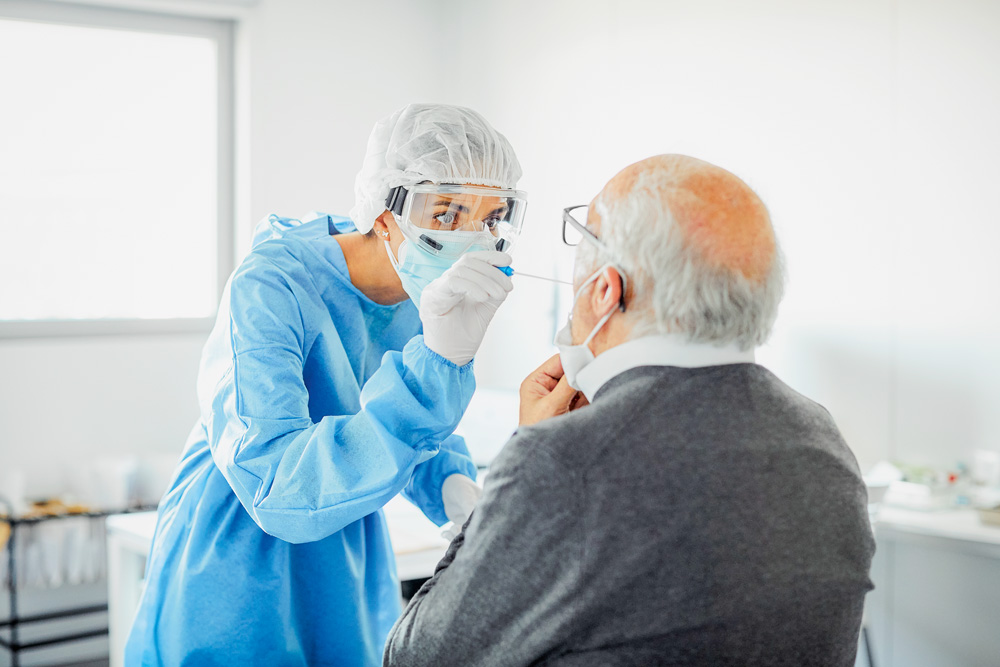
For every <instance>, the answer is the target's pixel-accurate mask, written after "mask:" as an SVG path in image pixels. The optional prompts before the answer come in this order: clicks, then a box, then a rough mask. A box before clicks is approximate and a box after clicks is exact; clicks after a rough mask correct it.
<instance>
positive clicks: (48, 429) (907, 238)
mask: <svg viewBox="0 0 1000 667" xmlns="http://www.w3.org/2000/svg"><path fill="white" fill-rule="evenodd" d="M998 63H1000V3H997V2H995V1H994V0H949V1H948V2H943V1H941V0H807V1H800V0H799V1H793V0H758V1H757V2H753V3H745V2H740V1H739V0H701V1H699V2H690V1H687V2H684V1H674V0H658V1H640V0H573V1H570V0H533V1H528V0H504V1H502V2H489V3H479V2H460V1H459V0H410V1H405V2H404V1H403V0H399V1H389V0H370V1H368V2H342V1H339V0H229V1H225V0H215V1H209V0H205V1H201V2H198V1H195V0H147V1H144V0H89V1H88V2H45V1H40V0H36V1H32V2H17V1H10V0H0V448H2V450H0V451H2V453H0V496H5V497H9V498H13V499H14V500H13V502H14V503H15V504H17V503H20V504H25V503H27V502H28V501H30V500H32V499H44V498H53V497H59V498H64V499H68V500H67V501H66V502H78V503H83V504H86V505H87V506H88V507H104V506H106V507H114V506H116V505H118V504H121V503H132V504H153V505H155V503H156V500H157V499H158V497H159V494H160V493H161V492H162V489H163V488H164V487H165V485H166V483H167V481H168V480H169V475H170V473H171V471H172V468H173V464H174V463H175V462H176V460H177V458H178V456H179V454H180V451H181V448H182V446H183V444H184V441H185V438H186V436H187V434H188V432H189V430H190V429H191V427H192V426H193V425H194V423H195V420H196V418H197V401H196V396H195V379H196V375H197V370H198V359H199V355H200V352H201V347H202V345H203V344H204V342H205V340H206V337H207V334H208V331H209V330H210V328H211V324H212V322H213V317H214V313H215V308H216V304H217V302H218V298H219V296H220V294H221V290H222V286H223V284H224V281H225V279H226V277H227V276H228V275H229V273H230V272H231V271H232V270H233V268H234V267H235V266H236V265H237V264H238V262H239V260H240V259H241V258H242V256H243V255H244V254H245V253H246V252H247V251H248V249H249V238H250V233H251V231H252V229H253V226H254V224H255V223H256V222H257V221H258V220H260V219H261V218H263V217H265V216H267V215H269V214H271V213H276V214H278V215H282V216H291V217H297V216H299V215H303V214H305V213H307V212H308V211H311V210H318V211H324V212H329V213H334V214H341V215H346V214H347V212H348V211H349V209H350V208H351V206H352V204H353V199H354V196H353V185H354V177H355V174H356V173H357V171H358V169H359V168H360V165H361V160H362V157H363V154H364V148H365V143H366V140H367V137H368V133H369V131H370V130H371V127H372V125H373V123H374V122H375V120H377V119H378V118H381V117H382V116H385V115H387V114H389V113H390V112H392V111H393V110H395V109H397V108H399V107H401V106H403V105H404V104H407V103H409V102H416V101H421V102H446V103H453V104H459V105H464V106H469V107H472V108H474V109H476V110H478V111H480V112H481V113H482V114H483V115H485V116H486V117H487V118H488V119H489V120H490V121H491V123H492V124H493V125H494V126H495V127H496V128H497V129H498V130H500V131H501V132H502V133H504V134H505V135H506V136H507V137H508V138H509V139H510V141H511V143H512V144H513V145H514V147H515V149H516V150H517V152H518V155H519V157H520V160H521V163H522V166H523V168H524V178H523V180H522V182H521V183H520V184H519V187H520V188H521V189H524V190H526V191H528V193H529V206H528V212H527V216H526V220H525V228H524V232H523V233H522V236H521V239H520V241H519V243H518V245H517V246H516V248H515V251H514V257H515V259H514V266H515V268H516V269H521V270H523V271H525V272H529V273H538V274H540V275H548V276H556V277H561V278H569V277H570V270H571V266H572V253H571V252H569V251H568V250H567V249H565V248H563V247H562V245H561V242H560V240H559V230H560V213H561V209H562V208H564V207H566V206H570V205H573V204H579V203H586V202H588V201H589V200H590V199H591V198H592V197H593V196H594V195H595V194H596V192H597V191H598V190H599V189H600V188H601V187H602V186H603V184H604V183H605V182H606V181H607V180H608V179H609V178H610V177H611V176H613V175H614V174H615V173H616V172H617V171H618V170H620V169H621V168H623V167H625V166H626V165H628V164H629V163H631V162H634V161H636V160H639V159H642V158H644V157H648V156H650V155H655V154H658V153H666V152H677V153H686V154H689V155H693V156H696V157H699V158H702V159H704V160H708V161H710V162H713V163H715V164H718V165H720V166H722V167H724V168H726V169H728V170H730V171H732V172H734V173H735V174H737V175H739V176H740V177H741V178H743V179H744V180H745V181H746V182H747V183H748V184H749V185H750V186H751V187H752V188H754V189H755V190H756V191H757V192H758V193H759V194H760V196H761V197H762V199H763V200H764V202H765V204H766V205H767V206H768V207H769V209H770V212H771V215H772V218H773V220H774V224H775V226H776V229H777V231H778V236H779V241H780V243H781V245H782V247H783V250H784V253H785V256H786V260H787V266H788V277H789V278H788V286H787V296H786V298H785V300H784V302H783V304H782V307H781V310H780V314H779V318H778V323H777V326H776V329H775V332H774V335H773V337H772V339H771V341H770V343H769V344H768V345H767V346H765V347H764V348H762V349H761V350H759V351H758V362H760V363H762V364H764V365H765V366H767V367H768V368H770V369H771V370H772V371H774V372H775V373H776V374H777V375H778V376H779V377H781V378H782V379H783V380H785V381H786V382H787V383H788V384H790V385H791V386H792V387H793V388H795V389H797V390H798V391H800V392H802V393H804V394H806V395H807V396H809V397H811V398H813V399H814V400H816V401H818V402H819V403H821V404H823V405H824V406H825V407H827V408H828V409H829V410H830V412H831V413H832V414H833V416H834V418H835V419H836V421H837V423H838V424H839V426H840V428H841V429H842V431H843V433H844V436H845V438H846V440H847V442H848V444H849V445H850V446H851V447H852V449H853V450H854V452H855V455H856V456H857V458H858V461H859V464H860V466H861V469H862V471H865V472H869V471H871V470H873V468H874V466H875V464H877V463H879V462H892V463H893V466H894V467H893V469H892V471H890V472H888V473H886V475H887V476H888V478H892V479H893V480H897V479H898V477H899V475H897V473H896V471H903V473H904V475H907V474H908V479H909V480H910V481H911V482H912V481H914V480H915V479H916V478H917V477H919V478H920V479H921V480H924V481H926V479H932V480H934V481H936V482H940V480H941V479H942V475H944V478H947V476H948V475H954V476H955V477H956V479H955V480H951V482H956V481H957V482H961V481H962V480H963V479H964V478H965V477H967V476H969V475H971V474H972V473H971V472H970V471H971V469H972V467H973V464H974V463H975V461H977V460H979V461H980V462H981V465H985V466H987V467H989V466H990V465H993V463H992V462H993V461H994V459H993V458H991V457H992V456H993V454H994V453H996V452H997V451H1000V409H998V406H1000V382H998V380H997V378H998V377H1000V347H998V346H997V343H996V341H997V339H998V335H1000V302H998V299H997V298H996V296H995V294H994V292H995V291H996V289H997V287H998V286H1000V262H997V261H996V259H995V255H996V252H997V248H998V246H1000V224H998V223H1000V219H998V218H1000V215H998V213H997V206H996V203H995V200H996V197H997V192H998V191H1000V189H998V186H997V183H998V182H1000V160H998V159H997V155H1000V123H998V120H997V119H998V118H1000V67H998V66H997V65H998ZM515 281H517V278H515ZM522 281H523V279H522ZM515 284H516V285H517V289H515V291H514V293H513V294H512V296H511V298H510V299H509V300H508V302H507V303H506V304H505V305H504V307H503V308H502V309H501V311H500V313H499V314H498V317H497V319H496V320H495V323H494V325H493V327H492V329H491V331H490V333H489V335H488V338H487V341H486V343H485V344H484V347H483V350H482V352H481V354H480V356H479V357H478V358H477V361H476V374H477V379H478V382H479V387H480V388H481V389H483V390H486V391H484V392H483V393H482V394H481V395H482V396H484V397H487V399H488V400H480V401H479V403H478V404H477V405H476V406H475V410H477V411H478V412H476V414H477V415H486V416H485V417H483V418H482V419H479V418H477V419H476V423H475V424H473V425H471V426H470V428H472V429H473V430H474V431H475V430H477V429H478V430H479V431H484V432H485V433H484V434H483V435H482V438H481V441H477V442H479V445H478V446H480V447H482V450H481V456H480V458H482V459H484V462H485V460H488V459H489V458H490V457H491V456H492V453H493V452H495V448H496V447H497V446H499V444H502V442H503V441H504V440H505V438H506V435H507V434H508V433H509V430H510V429H512V428H513V424H514V423H515V421H516V415H515V412H516V405H517V403H516V399H515V398H514V395H513V393H512V392H513V390H515V389H516V388H517V385H518V384H519V383H520V381H521V379H522V378H523V377H524V376H525V375H526V374H527V373H528V372H529V371H530V370H532V369H533V368H534V367H535V366H537V365H538V364H539V363H540V362H541V361H542V360H543V359H544V358H546V357H548V356H550V355H551V354H553V353H554V352H555V350H554V348H553V346H552V344H551V341H552V337H553V334H554V332H555V330H556V329H557V328H558V327H559V326H561V324H562V322H563V320H564V318H565V314H566V309H567V307H568V305H569V303H570V301H571V299H572V293H571V289H570V288H568V287H566V288H562V287H549V286H547V285H544V286H539V285H540V283H527V282H520V283H515ZM484 424H485V426H484ZM470 440H474V438H473V435H472V434H471V433H470ZM983 461H985V463H982V462H983ZM913 470H920V471H922V472H920V473H919V474H914V473H913V472H912V471H913ZM882 472H883V473H884V472H885V468H883V469H882ZM983 474H985V475H986V476H985V477H983ZM983 474H981V475H980V479H979V481H978V482H977V483H979V484H980V485H981V486H982V485H985V486H989V485H990V484H992V483H993V482H994V481H995V480H994V479H993V478H992V477H990V474H991V473H989V472H988V471H987V473H983ZM921 476H922V477H921ZM970 480H971V478H970ZM972 481H974V480H972ZM970 483H971V481H970ZM997 484H1000V482H997ZM929 487H934V484H929ZM953 490H954V489H953ZM938 491H939V489H936V488H931V491H930V492H931V493H932V494H938ZM956 495H958V496H961V493H957V494H956V493H952V494H951V496H949V497H950V498H951V500H949V503H951V502H952V501H953V500H954V496H956ZM935 497H937V496H936V495H935ZM119 501H120V502H119ZM958 502H961V501H960V500H959V501H958ZM903 504H905V503H903ZM902 532H905V531H902ZM902 532H900V534H899V535H902ZM997 533H1000V530H997ZM887 534H888V533H887ZM899 535H897V538H898V539H897V541H894V542H886V543H885V544H887V545H888V546H885V547H883V541H882V540H881V539H880V553H879V556H878V557H877V559H876V566H875V570H873V572H874V574H873V577H876V583H877V584H880V585H879V588H878V589H877V591H876V592H877V593H879V594H881V595H885V596H886V597H884V598H883V599H882V600H881V602H877V603H873V608H872V609H870V610H869V611H870V613H869V616H870V617H871V616H874V618H872V619H871V627H872V635H873V637H872V644H873V645H874V647H875V649H876V651H875V653H876V655H875V656H874V658H875V659H876V660H878V662H879V664H882V665H887V664H888V665H907V666H911V665H923V664H927V665H948V666H957V665H994V666H996V665H1000V657H997V656H998V655H1000V648H998V644H997V642H998V640H997V639H996V638H995V637H992V635H991V633H992V634H995V621H996V619H997V618H1000V602H998V600H1000V565H998V563H1000V561H998V555H997V550H998V549H1000V546H997V545H1000V539H998V540H995V541H993V542H991V541H990V539H989V534H987V537H986V538H983V539H980V540H978V541H977V540H976V539H973V538H972V537H969V536H967V535H966V536H964V537H962V538H961V539H960V540H959V541H958V542H956V543H950V542H949V543H947V544H943V543H931V542H926V540H930V539H931V538H930V537H928V535H927V534H924V535H923V536H922V537H921V538H920V539H924V538H926V540H925V542H926V543H925V542H920V543H917V542H915V541H914V540H916V539H917V538H913V539H910V541H907V539H909V538H904V537H900V536H899ZM94 539H99V536H98V537H95V538H94ZM887 539H888V538H887ZM970 545H971V546H970ZM966 547H968V548H966ZM887 559H888V560H887ZM70 561H72V558H71V557H67V562H70ZM29 574H30V573H29ZM100 574H101V573H100V572H96V571H95V573H94V577H93V579H94V581H96V582H98V583H94V584H92V587H93V590H92V591H90V592H87V593H79V594H77V595H78V597H79V596H83V597H86V596H88V595H89V596H91V597H94V598H95V599H97V598H100V596H101V595H105V594H106V593H105V590H106V589H105V588H104V587H102V585H101V584H100ZM25 576H28V575H25ZM39 576H40V577H41V579H39V580H38V581H37V582H35V583H36V584H37V586H36V587H37V588H38V589H39V592H38V593H37V596H40V597H39V599H41V598H42V597H44V596H49V598H51V597H52V596H55V595H57V593H55V592H53V591H52V590H50V589H54V588H58V587H57V586H52V585H46V584H45V582H44V581H43V580H44V576H42V575H39ZM879 577H880V578H879ZM81 581H82V579H81ZM51 583H52V582H51V581H50V582H49V584H51ZM60 583H61V582H60ZM77 583H79V582H77ZM918 583H919V585H918ZM921 586H922V587H923V588H922V589H921ZM41 589H45V591H44V595H43V593H42V590H41ZM921 590H923V593H920V591H921ZM984 592H985V593H984ZM918 594H919V595H923V596H924V597H913V598H912V599H911V598H907V597H905V596H906V595H913V596H918ZM26 595H27V593H26ZM873 595H874V594H873ZM977 595H979V596H980V597H978V598H977V597H976V596H977ZM901 596H902V597H901ZM49 598H45V599H44V600H42V601H41V602H38V604H39V605H42V606H44V605H45V604H49V602H50V600H49ZM925 598H926V599H925ZM53 599H54V598H53ZM991 600H992V601H991ZM53 604H55V603H54V602H53ZM2 608H3V607H2V606H0V609H2ZM876 612H877V613H876ZM0 613H2V612H0ZM990 618H992V623H993V625H992V626H991V625H990V622H989V620H988V619H990ZM991 627H992V630H990V628H991ZM101 641H102V640H90V641H89V642H82V643H80V644H79V646H82V647H84V648H83V649H80V648H74V649H73V651H75V652H76V654H78V655H79V654H80V652H81V651H83V653H84V654H85V653H86V652H87V651H88V650H91V649H89V648H87V647H92V650H91V652H92V653H94V654H95V655H97V656H99V655H100V653H101V651H102V648H101V647H102V645H101V644H100V642H101ZM103 646H104V648H103V650H104V651H105V652H106V643H105V644H104V645H103ZM47 651H48V652H46V651H45V650H39V651H36V652H34V653H33V654H32V655H31V656H29V655H27V654H26V655H25V656H24V658H23V660H22V664H33V663H32V662H31V661H32V660H34V661H35V663H34V664H49V663H51V662H52V661H56V662H59V661H65V660H64V658H63V657H60V654H59V653H58V650H52V649H49V650H47ZM3 653H4V652H3V651H0V665H2V664H4V663H3V660H5V659H6V656H5V655H3ZM879 654H880V655H879ZM990 656H992V657H990ZM85 657H86V656H85ZM859 659H860V658H859ZM866 659H867V656H866V657H865V660H866ZM46 660H48V661H49V663H46V662H45V661H46ZM859 664H865V662H864V660H862V662H860V663H859Z"/></svg>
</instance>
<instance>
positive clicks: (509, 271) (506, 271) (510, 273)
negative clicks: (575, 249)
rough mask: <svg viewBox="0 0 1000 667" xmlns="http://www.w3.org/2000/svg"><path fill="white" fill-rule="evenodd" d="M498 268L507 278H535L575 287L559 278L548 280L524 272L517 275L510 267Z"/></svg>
mask: <svg viewBox="0 0 1000 667" xmlns="http://www.w3.org/2000/svg"><path fill="white" fill-rule="evenodd" d="M497 268H498V269H500V271H501V272H502V273H503V274H504V275H507V276H513V275H518V276H524V277H525V278H535V279H536V280H548V281H549V282H552V283H560V284H562V285H570V286H572V285H573V283H571V282H570V281H568V280H559V279H558V278H546V277H545V276H536V275H532V274H530V273H524V272H523V271H518V272H517V273H516V274H515V273H514V269H512V268H510V267H509V266H498V267H497Z"/></svg>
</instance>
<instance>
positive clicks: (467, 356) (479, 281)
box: [420, 250, 514, 366]
mask: <svg viewBox="0 0 1000 667" xmlns="http://www.w3.org/2000/svg"><path fill="white" fill-rule="evenodd" d="M509 264H510V255H508V254H507V253H505V252H499V251H497V250H480V251H476V252H470V253H467V254H465V255H462V256H461V257H459V258H458V261H457V262H455V263H454V264H453V265H452V266H451V267H449V268H448V270H447V271H445V272H444V274H443V275H442V276H441V277H440V278H438V279H437V280H434V281H433V282H431V283H430V284H429V285H428V286H427V287H425V288H424V291H423V293H422V294H421V295H420V320H421V321H422V322H423V324H424V343H425V344H426V345H427V347H429V348H430V349H432V350H434V351H435V352H437V353H438V354H440V355H441V356H442V357H444V358H445V359H448V360H449V361H451V362H453V363H455V364H456V365H458V366H464V365H465V364H467V363H469V362H470V361H472V358H473V357H474V356H476V351H477V350H478V349H479V345H480V343H482V342H483V336H485V335H486V327H488V326H489V324H490V321H491V320H492V319H493V314H494V313H496V312H497V308H499V307H500V304H501V303H503V301H504V299H506V298H507V295H508V294H509V293H510V291H511V290H512V289H514V283H512V282H511V280H510V278H509V277H507V275H506V274H504V273H503V272H501V271H500V270H499V269H498V268H497V267H498V266H508V265H509Z"/></svg>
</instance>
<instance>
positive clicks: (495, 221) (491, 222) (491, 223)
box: [483, 215, 503, 231]
mask: <svg viewBox="0 0 1000 667" xmlns="http://www.w3.org/2000/svg"><path fill="white" fill-rule="evenodd" d="M502 220H503V219H502V218H501V217H500V216H498V215H494V216H490V217H488V218H486V219H485V220H483V224H484V225H486V229H488V230H490V231H493V230H494V229H496V228H497V225H499V224H500V223H501V221H502Z"/></svg>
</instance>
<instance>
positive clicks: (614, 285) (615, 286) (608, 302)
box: [590, 266, 622, 319]
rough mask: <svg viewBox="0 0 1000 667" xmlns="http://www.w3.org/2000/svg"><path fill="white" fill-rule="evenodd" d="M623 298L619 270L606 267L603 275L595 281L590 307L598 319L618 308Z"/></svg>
mask: <svg viewBox="0 0 1000 667" xmlns="http://www.w3.org/2000/svg"><path fill="white" fill-rule="evenodd" d="M621 298H622V281H621V276H619V274H618V269H616V268H615V267H613V266H608V267H605V269H604V270H603V271H601V275H599V276H598V277H597V280H595V281H594V290H593V291H592V292H591V293H590V307H591V310H592V311H593V313H594V316H595V317H597V318H598V319H600V318H602V317H604V316H605V315H607V314H608V312H610V311H611V310H613V309H615V308H617V307H618V304H619V302H620V300H621Z"/></svg>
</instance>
